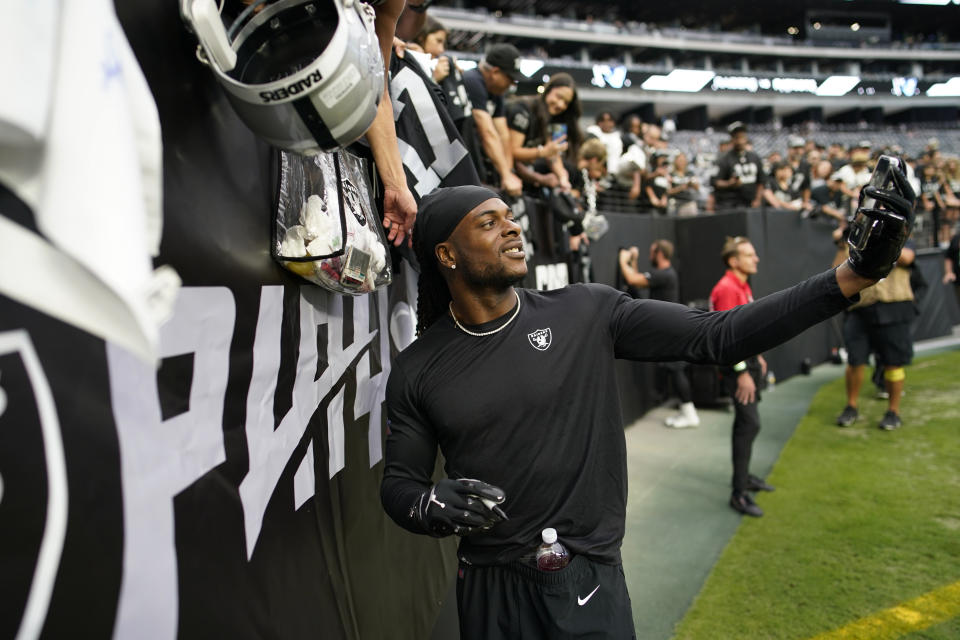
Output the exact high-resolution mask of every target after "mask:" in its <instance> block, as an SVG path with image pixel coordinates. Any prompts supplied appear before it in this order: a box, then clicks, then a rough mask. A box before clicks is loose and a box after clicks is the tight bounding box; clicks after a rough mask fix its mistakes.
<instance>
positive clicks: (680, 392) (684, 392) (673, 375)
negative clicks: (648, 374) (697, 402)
mask: <svg viewBox="0 0 960 640" xmlns="http://www.w3.org/2000/svg"><path fill="white" fill-rule="evenodd" d="M660 368H661V369H662V370H663V371H664V373H666V374H667V375H669V376H670V380H671V381H672V382H673V388H674V390H675V391H676V392H677V397H679V398H680V402H693V390H692V389H691V388H690V380H688V379H687V363H686V362H664V363H661V364H660Z"/></svg>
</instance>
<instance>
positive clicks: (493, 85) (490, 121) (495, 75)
mask: <svg viewBox="0 0 960 640" xmlns="http://www.w3.org/2000/svg"><path fill="white" fill-rule="evenodd" d="M519 77H520V52H519V51H517V48H516V47H514V46H513V45H512V44H495V45H493V46H491V47H490V48H489V49H488V50H487V53H486V55H485V56H484V58H483V60H481V61H480V64H478V65H477V68H476V69H470V70H469V71H466V72H464V74H463V86H464V88H465V89H466V90H467V97H468V98H469V99H470V103H471V104H472V105H473V111H472V112H471V115H472V118H467V119H466V121H467V125H465V127H464V129H463V130H461V133H462V134H463V137H464V139H465V140H467V143H468V145H469V146H471V147H474V146H475V145H477V144H479V146H480V148H481V149H482V152H483V153H482V157H479V158H478V157H477V156H478V154H477V153H476V152H474V153H471V155H472V156H473V157H474V159H475V162H477V165H478V166H477V171H478V172H479V174H480V178H481V180H483V181H484V182H485V183H487V184H494V185H497V186H499V187H500V188H501V189H503V190H504V191H506V192H507V193H508V194H510V195H513V196H518V195H520V193H521V192H522V191H523V182H522V181H521V180H520V178H519V177H517V175H516V174H515V173H514V172H513V154H512V153H511V152H510V149H511V148H512V147H511V146H510V131H509V129H508V128H507V113H506V107H505V106H504V101H503V96H504V94H505V93H506V92H507V91H509V89H510V87H512V86H513V85H514V83H515V82H516V81H517V79H518V78H519ZM488 168H490V169H491V170H492V171H488Z"/></svg>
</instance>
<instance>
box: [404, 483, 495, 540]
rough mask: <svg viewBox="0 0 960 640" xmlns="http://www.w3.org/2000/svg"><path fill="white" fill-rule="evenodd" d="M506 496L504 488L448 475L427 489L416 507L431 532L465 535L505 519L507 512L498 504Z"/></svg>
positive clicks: (424, 524)
mask: <svg viewBox="0 0 960 640" xmlns="http://www.w3.org/2000/svg"><path fill="white" fill-rule="evenodd" d="M505 498H506V496H505V495H504V493H503V490H502V489H500V488H499V487H495V486H493V485H491V484H487V483H486V482H481V481H480V480H471V479H467V478H461V479H459V480H451V479H450V478H444V479H443V480H441V481H440V482H438V483H437V484H435V485H433V486H432V487H431V488H430V490H429V491H424V492H423V494H422V495H421V496H420V500H419V502H418V503H417V504H416V505H415V507H416V513H417V517H418V518H419V520H420V522H421V524H422V525H423V528H424V530H425V531H426V532H427V533H429V534H430V535H432V536H435V537H437V538H441V537H443V536H448V535H450V534H452V533H455V534H457V535H458V536H465V535H468V534H470V533H472V532H473V531H475V530H476V529H489V528H490V527H492V526H493V525H495V524H497V523H498V522H500V521H501V520H504V519H505V518H506V517H505V514H504V513H503V511H502V510H501V509H500V507H498V506H496V505H498V504H500V503H502V502H503V501H504V499H505ZM484 501H487V502H489V503H490V504H489V505H487V504H485V502H484Z"/></svg>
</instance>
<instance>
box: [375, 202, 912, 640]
mask: <svg viewBox="0 0 960 640" xmlns="http://www.w3.org/2000/svg"><path fill="white" fill-rule="evenodd" d="M877 193H880V192H877ZM892 228H893V225H886V226H885V227H884V229H885V230H890V229H892ZM414 238H415V242H414V248H415V251H416V252H417V254H418V255H417V257H418V260H419V262H420V266H421V275H420V281H419V285H418V286H419V300H418V308H417V312H418V324H417V328H418V333H419V336H420V337H419V339H417V340H416V341H415V342H414V343H413V344H411V345H410V346H409V347H408V348H407V349H405V350H404V351H403V352H402V353H401V354H400V355H399V356H398V357H397V358H396V359H395V361H394V362H393V363H392V368H391V372H390V376H389V380H388V383H387V415H388V428H389V432H388V435H387V442H386V450H385V456H384V459H385V464H384V476H383V482H382V484H381V500H382V502H383V505H384V508H385V509H386V511H387V512H388V513H389V514H390V516H391V517H392V518H393V519H394V520H395V521H396V522H397V523H398V524H400V525H401V526H403V527H405V528H406V529H408V530H410V531H413V532H415V533H424V534H429V535H434V536H444V535H450V534H457V535H460V536H462V539H461V542H460V546H459V552H458V555H459V558H460V566H459V570H458V581H457V602H458V608H459V613H460V633H461V637H462V638H464V640H470V639H472V638H483V639H486V640H489V639H495V638H516V637H543V638H552V637H570V636H584V635H591V637H598V638H599V637H605V638H628V637H631V636H632V635H633V634H634V631H633V622H632V612H631V607H630V599H629V596H628V595H627V590H626V584H625V581H624V577H623V572H622V568H621V566H620V564H621V559H620V545H621V542H622V540H623V532H624V524H625V515H626V498H627V469H626V443H625V439H624V436H623V423H622V417H621V414H620V406H619V402H618V398H617V394H616V393H615V392H614V391H613V390H614V389H615V388H616V380H615V373H614V362H613V361H614V359H615V358H618V357H619V358H629V359H634V360H648V361H670V360H680V359H684V360H689V361H695V362H737V361H739V360H742V359H743V358H745V357H747V356H749V355H750V354H753V353H759V352H760V351H763V350H764V349H767V348H770V347H772V346H773V345H775V344H777V343H779V342H782V341H783V340H786V339H788V338H790V337H792V336H794V335H796V334H797V333H799V332H801V331H803V330H804V329H805V328H807V327H809V326H810V325H812V324H815V323H817V322H819V321H821V320H823V319H825V318H828V317H830V316H831V315H833V314H835V313H837V312H838V311H840V310H841V309H843V308H844V307H845V306H847V305H848V304H849V297H850V296H854V295H855V294H856V293H857V292H858V291H860V290H861V289H863V288H864V287H866V286H868V285H870V284H872V283H873V282H874V281H875V279H876V278H877V277H881V276H879V275H878V274H881V273H883V272H885V270H889V265H890V264H892V262H893V260H894V259H895V257H896V255H897V254H898V253H899V251H900V248H901V247H902V245H903V242H902V240H903V239H902V238H901V237H899V236H896V237H887V236H885V237H881V238H878V239H877V241H876V242H874V243H872V244H870V245H869V246H868V247H867V251H866V252H860V251H857V252H855V253H854V254H853V255H852V256H851V258H850V260H849V261H848V262H847V263H844V264H843V265H841V266H840V267H838V268H837V269H836V270H834V271H828V272H826V273H823V274H821V275H819V276H815V277H813V278H810V279H809V280H807V281H805V282H803V283H801V284H799V285H797V286H795V287H792V288H790V289H787V290H785V291H781V292H779V293H775V294H772V295H770V296H767V297H766V298H764V299H763V300H760V301H757V302H755V303H752V304H749V305H744V306H742V307H737V308H736V309H733V310H730V311H727V312H720V313H713V312H704V311H697V310H694V309H689V308H687V307H684V306H681V305H677V304H670V303H667V302H660V301H657V300H633V299H631V298H630V297H629V296H627V295H626V294H623V293H620V292H618V291H616V290H614V289H612V288H610V287H607V286H604V285H596V284H577V285H571V286H568V287H565V288H563V289H558V290H554V291H531V290H520V289H516V288H514V284H515V283H517V282H519V281H520V279H522V278H523V276H524V275H525V274H526V272H527V266H526V261H525V256H524V254H523V242H522V239H521V237H520V227H519V226H518V225H517V224H516V223H515V222H514V221H513V214H512V213H511V211H510V209H509V208H508V207H507V206H506V204H504V202H503V201H502V200H500V198H499V197H498V196H497V194H496V193H494V192H492V191H490V190H488V189H485V188H483V187H475V186H462V187H451V188H446V189H438V190H437V191H436V192H434V193H433V194H431V195H429V196H427V197H426V198H424V200H423V201H422V203H421V208H420V211H419V213H418V216H417V223H416V228H415V230H414ZM861 274H867V275H861ZM867 276H869V277H867ZM438 446H439V448H440V450H441V452H442V453H443V456H444V460H445V471H446V475H447V477H446V478H443V479H440V480H439V481H437V482H436V483H432V481H431V474H432V472H433V468H434V464H435V461H436V455H437V447H438ZM485 501H486V502H485ZM493 507H496V509H494V508H493ZM502 511H506V513H507V515H509V520H507V519H504V518H503V517H502V515H501V514H502ZM547 527H553V528H554V529H556V531H557V533H558V534H559V538H560V542H562V543H563V544H564V545H566V547H567V548H568V549H569V550H570V551H571V552H572V553H573V554H575V555H574V558H573V560H572V561H571V563H570V565H569V566H568V567H567V568H566V569H565V570H563V571H560V572H557V573H546V572H540V571H539V570H537V569H536V567H535V565H534V564H532V563H531V562H530V561H529V558H530V556H531V554H532V553H533V552H534V550H535V548H536V546H537V544H538V542H539V539H540V533H541V531H542V530H543V529H544V528H547Z"/></svg>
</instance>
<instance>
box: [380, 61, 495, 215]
mask: <svg viewBox="0 0 960 640" xmlns="http://www.w3.org/2000/svg"><path fill="white" fill-rule="evenodd" d="M438 91H439V88H438V87H437V85H436V83H435V82H433V81H432V80H431V79H430V78H429V77H428V76H427V75H426V73H424V71H423V69H421V68H420V65H418V64H417V63H416V62H414V61H413V59H412V58H410V59H407V58H403V59H401V58H398V57H397V56H396V55H394V56H392V57H391V59H390V96H391V98H392V100H393V111H394V113H395V114H399V115H397V116H396V118H397V119H396V129H397V142H398V143H399V145H400V157H401V158H402V159H403V168H404V171H405V172H406V176H407V186H408V187H409V188H410V191H411V192H412V193H413V196H414V198H416V200H417V202H419V201H420V198H422V197H423V196H425V195H427V194H428V193H430V192H432V191H433V190H434V189H436V188H437V187H453V186H457V185H463V184H480V178H479V176H478V175H477V170H476V168H474V165H473V162H472V161H471V160H470V156H469V154H468V153H467V147H466V145H465V144H464V142H463V139H462V138H461V136H460V132H459V131H458V130H457V127H456V125H455V124H454V123H453V119H452V118H451V117H450V114H449V112H448V111H447V108H446V105H445V104H444V102H443V99H442V98H441V97H440V96H439V95H438Z"/></svg>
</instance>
